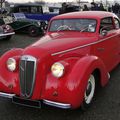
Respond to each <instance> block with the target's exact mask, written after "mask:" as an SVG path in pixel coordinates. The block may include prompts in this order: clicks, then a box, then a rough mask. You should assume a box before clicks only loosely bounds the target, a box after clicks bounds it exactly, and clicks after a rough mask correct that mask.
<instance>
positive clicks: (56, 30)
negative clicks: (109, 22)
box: [48, 18, 98, 33]
mask: <svg viewBox="0 0 120 120" xmlns="http://www.w3.org/2000/svg"><path fill="white" fill-rule="evenodd" d="M72 19H73V20H77V19H78V20H79V19H86V20H95V22H96V26H95V30H94V32H90V31H81V30H60V31H57V30H56V31H51V30H50V28H51V25H52V22H53V21H56V20H72ZM97 25H98V21H97V19H95V18H61V19H53V20H52V21H51V22H50V25H49V27H48V32H87V33H96V29H97Z"/></svg>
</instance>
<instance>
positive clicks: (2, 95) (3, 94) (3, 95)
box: [0, 92, 15, 99]
mask: <svg viewBox="0 0 120 120" xmlns="http://www.w3.org/2000/svg"><path fill="white" fill-rule="evenodd" d="M14 96H15V94H8V93H3V92H0V97H2V98H9V99H12V98H13V97H14Z"/></svg>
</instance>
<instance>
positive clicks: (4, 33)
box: [0, 18, 15, 40]
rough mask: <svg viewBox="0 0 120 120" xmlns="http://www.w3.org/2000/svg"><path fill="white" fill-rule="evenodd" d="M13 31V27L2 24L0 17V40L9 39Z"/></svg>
mask: <svg viewBox="0 0 120 120" xmlns="http://www.w3.org/2000/svg"><path fill="white" fill-rule="evenodd" d="M14 34H15V32H14V30H13V28H12V27H11V26H10V25H6V24H4V21H3V19H2V18H0V40H1V39H4V40H10V38H11V37H12V35H14Z"/></svg>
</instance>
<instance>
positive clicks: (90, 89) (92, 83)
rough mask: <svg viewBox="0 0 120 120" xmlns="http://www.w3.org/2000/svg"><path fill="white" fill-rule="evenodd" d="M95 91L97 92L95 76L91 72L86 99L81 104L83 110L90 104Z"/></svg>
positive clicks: (85, 94)
mask: <svg viewBox="0 0 120 120" xmlns="http://www.w3.org/2000/svg"><path fill="white" fill-rule="evenodd" d="M94 93H95V77H94V75H93V74H91V75H90V77H89V79H88V83H87V88H86V90H85V93H84V100H83V103H82V105H81V108H82V110H86V109H87V108H88V107H89V106H90V104H91V102H92V100H93V97H94Z"/></svg>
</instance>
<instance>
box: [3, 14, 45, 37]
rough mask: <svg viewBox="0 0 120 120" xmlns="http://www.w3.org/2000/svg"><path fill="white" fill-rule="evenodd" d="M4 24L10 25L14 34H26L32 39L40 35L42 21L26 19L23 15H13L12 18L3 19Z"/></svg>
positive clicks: (42, 31)
mask: <svg viewBox="0 0 120 120" xmlns="http://www.w3.org/2000/svg"><path fill="white" fill-rule="evenodd" d="M3 20H4V22H5V24H8V25H10V26H11V27H12V28H13V29H14V31H15V32H22V33H27V34H29V35H30V36H32V37H35V36H38V35H42V34H43V33H44V30H43V21H41V20H33V19H28V18H26V16H25V15H24V14H23V13H13V14H12V17H10V16H9V17H6V18H4V19H3Z"/></svg>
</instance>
